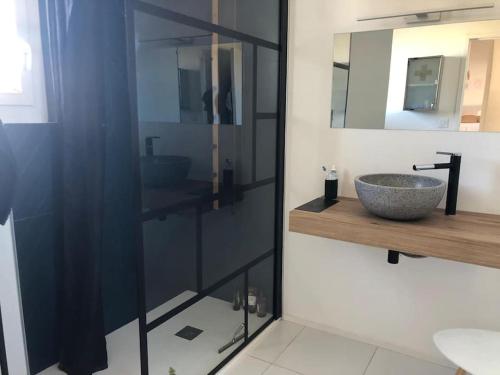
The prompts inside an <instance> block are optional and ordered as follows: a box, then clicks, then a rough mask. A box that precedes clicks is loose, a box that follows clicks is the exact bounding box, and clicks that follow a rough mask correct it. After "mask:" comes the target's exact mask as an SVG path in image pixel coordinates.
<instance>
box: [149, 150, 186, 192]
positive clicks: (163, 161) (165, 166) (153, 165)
mask: <svg viewBox="0 0 500 375" xmlns="http://www.w3.org/2000/svg"><path fill="white" fill-rule="evenodd" d="M190 168H191V159H190V158H188V157H186V156H176V155H153V156H143V157H141V172H142V182H143V185H144V186H145V187H149V188H167V187H174V186H177V185H179V184H180V183H182V182H183V181H184V180H186V178H187V176H188V173H189V170H190Z"/></svg>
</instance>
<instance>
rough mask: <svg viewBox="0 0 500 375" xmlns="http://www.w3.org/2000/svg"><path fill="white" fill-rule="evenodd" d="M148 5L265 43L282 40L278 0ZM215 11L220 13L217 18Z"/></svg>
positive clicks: (167, 0)
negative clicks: (225, 28) (194, 18)
mask: <svg viewBox="0 0 500 375" xmlns="http://www.w3.org/2000/svg"><path fill="white" fill-rule="evenodd" d="M144 2H145V3H148V4H151V5H155V6H158V7H161V8H165V9H168V10H172V11H174V12H178V13H181V14H186V15H189V16H191V17H196V18H198V19H201V20H204V21H207V22H211V23H215V24H218V25H220V26H224V27H227V28H228V29H232V30H236V31H240V32H242V33H245V34H248V35H251V36H254V37H257V38H261V39H264V40H266V41H270V42H273V43H278V40H279V23H278V19H279V11H280V9H279V5H280V4H279V3H280V2H279V0H203V1H200V0H182V1H179V0H144ZM213 7H215V9H218V13H217V15H216V16H214V13H213V12H212V10H213Z"/></svg>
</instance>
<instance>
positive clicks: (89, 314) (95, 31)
mask: <svg viewBox="0 0 500 375" xmlns="http://www.w3.org/2000/svg"><path fill="white" fill-rule="evenodd" d="M101 5H102V3H101V1H100V0H85V1H81V0H80V1H78V0H76V1H75V0H40V12H41V20H42V26H43V29H44V34H45V35H44V37H43V42H44V55H45V63H46V65H47V67H46V76H47V94H48V104H49V108H50V116H51V120H57V121H58V122H59V123H61V126H62V129H63V138H62V151H63V163H62V164H63V165H62V176H63V186H62V195H63V197H62V202H63V232H64V246H63V253H62V269H61V270H60V271H61V273H62V283H63V285H62V288H61V293H62V295H61V296H60V298H61V319H60V321H61V322H60V323H61V325H60V335H61V336H60V358H59V360H60V365H59V366H60V368H61V369H63V370H64V371H65V372H67V373H68V374H70V375H89V374H91V373H94V372H96V371H99V370H103V369H105V368H106V367H107V353H106V341H105V332H104V321H103V307H102V297H101V293H102V292H101V258H102V254H101V252H102V243H101V242H102V229H101V228H102V216H103V215H102V214H103V202H102V197H103V175H104V130H103V129H104V127H103V123H104V119H105V113H104V104H103V103H104V87H103V78H104V77H103V72H102V69H103V64H102V59H101V57H102V54H103V50H102V45H101V43H102V42H101V41H102V31H103V23H102V21H103V19H102V18H103V17H102V14H103V12H102V9H101Z"/></svg>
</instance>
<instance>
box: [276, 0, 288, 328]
mask: <svg viewBox="0 0 500 375" xmlns="http://www.w3.org/2000/svg"><path fill="white" fill-rule="evenodd" d="M279 38H280V54H279V73H278V80H279V81H278V126H277V133H278V134H277V137H276V140H277V147H276V214H275V219H274V220H275V231H276V235H275V237H274V241H275V245H274V249H275V252H276V253H275V257H274V299H273V305H274V306H273V311H274V319H279V318H281V316H282V309H283V301H282V298H283V236H284V233H283V215H284V212H283V210H284V195H285V123H286V90H287V85H286V82H287V81H286V80H287V66H288V64H287V59H288V54H287V51H288V0H281V1H280V31H279Z"/></svg>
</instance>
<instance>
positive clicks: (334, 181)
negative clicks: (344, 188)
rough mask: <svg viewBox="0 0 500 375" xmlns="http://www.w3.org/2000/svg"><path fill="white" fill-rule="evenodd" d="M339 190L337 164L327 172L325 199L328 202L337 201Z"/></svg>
mask: <svg viewBox="0 0 500 375" xmlns="http://www.w3.org/2000/svg"><path fill="white" fill-rule="evenodd" d="M325 169H326V168H325ZM338 190H339V180H338V177H337V169H336V168H335V165H332V168H331V169H330V171H329V172H328V173H327V174H326V178H325V200H326V201H327V202H332V201H335V200H336V199H337V194H338Z"/></svg>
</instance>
